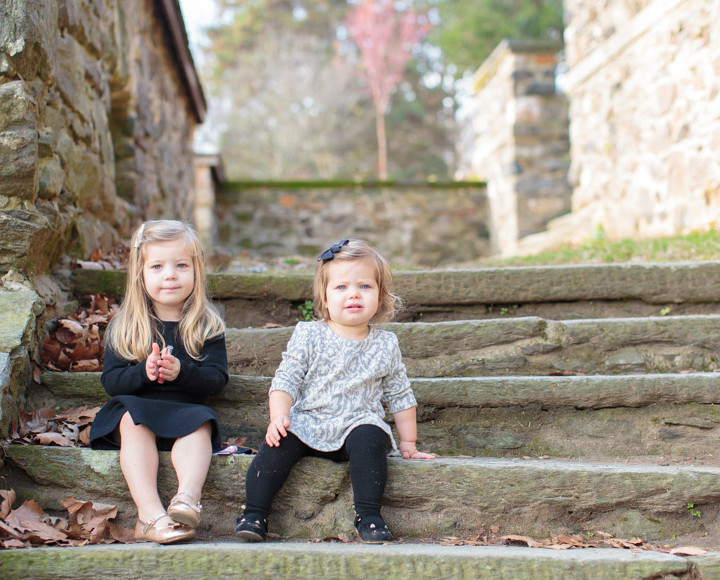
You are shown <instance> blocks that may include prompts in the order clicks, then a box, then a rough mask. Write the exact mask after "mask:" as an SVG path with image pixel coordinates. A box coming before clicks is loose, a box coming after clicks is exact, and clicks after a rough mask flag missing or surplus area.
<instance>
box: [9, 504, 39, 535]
mask: <svg viewBox="0 0 720 580" xmlns="http://www.w3.org/2000/svg"><path fill="white" fill-rule="evenodd" d="M44 515H45V514H44V513H43V511H42V508H41V507H40V506H39V505H38V503H37V502H36V501H35V500H34V499H30V500H28V501H26V502H23V504H22V505H21V506H20V507H19V508H17V509H16V510H12V511H11V512H10V513H9V514H8V515H7V516H6V517H5V518H4V519H5V523H7V524H8V525H10V526H13V527H14V528H16V529H18V530H19V531H24V528H23V524H22V522H32V521H40V519H41V518H42V517H43V516H44Z"/></svg>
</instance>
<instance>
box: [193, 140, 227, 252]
mask: <svg viewBox="0 0 720 580" xmlns="http://www.w3.org/2000/svg"><path fill="white" fill-rule="evenodd" d="M194 167H195V196H194V204H193V222H194V224H195V229H196V231H197V233H198V236H199V237H200V241H202V243H203V246H204V247H205V250H206V251H207V252H210V251H212V249H213V248H214V247H215V246H216V245H217V241H218V240H217V220H216V219H215V191H216V189H217V188H218V187H219V186H220V185H221V184H222V182H223V181H225V174H224V170H223V164H222V159H221V158H220V155H217V154H212V155H207V154H198V155H195V159H194Z"/></svg>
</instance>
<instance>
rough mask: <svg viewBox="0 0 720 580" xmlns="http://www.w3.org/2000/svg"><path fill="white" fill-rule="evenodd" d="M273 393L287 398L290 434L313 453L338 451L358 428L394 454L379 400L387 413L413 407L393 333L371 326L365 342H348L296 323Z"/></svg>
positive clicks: (320, 327) (314, 325)
mask: <svg viewBox="0 0 720 580" xmlns="http://www.w3.org/2000/svg"><path fill="white" fill-rule="evenodd" d="M273 391H285V392H286V393H288V394H289V395H290V397H291V398H292V400H293V406H292V408H291V410H290V429H289V430H290V431H292V432H293V433H294V434H295V435H297V437H299V438H300V440H301V441H303V442H304V443H305V444H307V445H308V446H310V447H312V448H313V449H317V450H318V451H335V450H336V449H340V448H341V447H342V446H343V444H344V442H345V438H346V437H347V436H348V434H349V433H350V432H351V431H352V430H353V429H354V428H355V427H357V426H358V425H377V426H378V427H380V428H381V429H382V430H383V431H385V432H386V433H387V434H388V437H389V438H390V441H391V442H392V446H393V449H397V446H396V444H395V440H394V439H393V436H392V431H391V429H390V426H389V425H388V424H387V423H386V422H385V420H384V417H385V411H384V409H383V405H382V401H385V403H386V404H387V406H388V410H389V411H390V412H391V413H397V412H399V411H403V410H405V409H409V408H410V407H414V406H415V405H416V404H417V401H416V400H415V396H414V395H413V392H412V389H411V388H410V381H409V380H408V378H407V374H406V372H405V365H404V364H403V362H402V356H401V354H400V346H399V345H398V340H397V337H396V336H395V335H394V334H393V333H392V332H388V331H387V330H380V329H378V328H375V327H370V332H369V334H368V335H367V337H366V338H365V339H364V340H349V339H345V338H342V337H340V336H338V335H337V334H335V333H334V332H333V331H332V330H331V329H330V327H329V326H328V325H327V324H325V323H324V322H298V324H297V326H296V327H295V331H294V332H293V335H292V337H291V338H290V341H289V342H288V345H287V349H286V351H285V352H284V353H283V355H282V362H281V363H280V366H279V367H278V369H277V371H276V372H275V377H274V378H273V380H272V385H271V386H270V392H273Z"/></svg>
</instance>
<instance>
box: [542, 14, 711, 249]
mask: <svg viewBox="0 0 720 580" xmlns="http://www.w3.org/2000/svg"><path fill="white" fill-rule="evenodd" d="M565 12H566V15H565V16H566V30H565V42H566V52H567V57H568V63H569V67H570V68H569V72H568V74H567V75H566V77H565V78H564V79H563V81H562V86H563V87H564V88H565V90H566V92H567V94H568V96H569V98H570V103H571V106H570V117H571V143H572V147H571V158H572V165H571V172H570V179H571V182H572V185H573V187H574V190H573V196H572V213H571V214H570V215H569V216H567V217H565V218H561V219H560V220H558V222H556V223H552V224H550V226H551V227H550V232H551V233H552V232H553V231H557V232H562V235H561V236H556V240H555V241H558V240H560V239H564V240H569V241H579V240H581V239H583V238H585V237H587V235H588V234H589V232H591V231H592V230H593V229H597V228H602V229H603V230H604V232H605V233H606V234H607V235H608V236H609V237H612V238H620V237H652V236H662V235H672V234H678V233H683V232H685V231H688V230H693V229H705V228H708V227H712V226H716V225H717V224H718V223H719V222H720V156H719V155H718V151H720V0H642V1H640V0H635V1H631V0H602V1H599V2H584V1H582V0H566V1H565ZM534 246H535V247H536V248H537V247H539V246H538V245H537V244H534Z"/></svg>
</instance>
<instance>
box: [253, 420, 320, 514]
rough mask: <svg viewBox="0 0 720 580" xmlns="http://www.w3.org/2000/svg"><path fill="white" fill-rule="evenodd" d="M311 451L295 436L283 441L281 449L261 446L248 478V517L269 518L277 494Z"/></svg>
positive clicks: (289, 436) (290, 435)
mask: <svg viewBox="0 0 720 580" xmlns="http://www.w3.org/2000/svg"><path fill="white" fill-rule="evenodd" d="M308 451H309V448H308V447H307V446H306V445H305V444H304V443H303V442H302V441H300V439H298V438H297V437H296V436H295V435H293V434H292V433H288V434H287V437H283V439H282V441H281V442H280V445H279V447H270V446H269V445H267V444H266V443H265V442H263V443H262V445H261V446H260V449H259V450H258V454H257V455H256V456H255V458H254V459H253V460H252V463H251V464H250V467H249V468H248V471H247V474H246V476H245V495H246V500H245V513H246V514H252V516H253V517H261V518H267V516H268V513H270V506H271V505H272V502H273V499H274V498H275V494H277V492H278V491H280V488H281V487H282V486H283V484H284V483H285V480H286V479H287V478H288V475H290V470H291V469H292V468H293V465H295V464H296V463H297V462H298V461H300V459H302V457H304V456H305V455H307V454H308Z"/></svg>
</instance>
